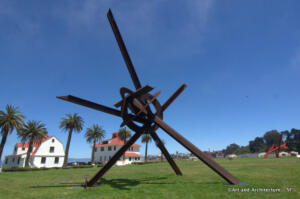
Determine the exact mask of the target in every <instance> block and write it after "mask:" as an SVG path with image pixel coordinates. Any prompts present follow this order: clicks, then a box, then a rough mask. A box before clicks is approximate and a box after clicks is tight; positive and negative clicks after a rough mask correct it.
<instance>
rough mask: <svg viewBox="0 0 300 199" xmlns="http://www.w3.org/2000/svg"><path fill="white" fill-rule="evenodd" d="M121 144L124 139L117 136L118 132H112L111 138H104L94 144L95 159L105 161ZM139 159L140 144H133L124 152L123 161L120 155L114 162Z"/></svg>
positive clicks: (123, 162) (125, 162)
mask: <svg viewBox="0 0 300 199" xmlns="http://www.w3.org/2000/svg"><path fill="white" fill-rule="evenodd" d="M123 145H124V141H122V140H121V139H120V138H119V136H118V132H114V133H113V134H112V138H111V139H108V140H104V141H102V142H100V143H98V144H96V145H95V161H96V162H103V163H106V162H107V161H108V160H110V159H111V158H112V156H113V155H114V154H115V153H116V152H117V151H118V150H119V149H120V148H121V147H122V146H123ZM140 160H141V157H140V145H138V144H133V145H131V147H129V149H128V150H127V151H126V152H125V161H123V157H121V158H120V159H119V160H118V161H117V163H116V164H117V165H125V164H131V163H132V162H138V161H140Z"/></svg>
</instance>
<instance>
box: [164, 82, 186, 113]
mask: <svg viewBox="0 0 300 199" xmlns="http://www.w3.org/2000/svg"><path fill="white" fill-rule="evenodd" d="M185 88H186V84H182V85H181V86H180V87H179V88H178V89H177V90H176V91H175V93H173V95H171V97H170V98H169V99H168V100H167V101H166V102H165V103H164V104H163V105H162V107H161V109H162V111H165V110H166V109H167V108H168V106H169V105H170V104H171V103H172V102H173V101H174V100H175V99H176V98H177V97H178V95H180V93H181V92H182V91H183V90H184V89H185Z"/></svg>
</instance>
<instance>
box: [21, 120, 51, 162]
mask: <svg viewBox="0 0 300 199" xmlns="http://www.w3.org/2000/svg"><path fill="white" fill-rule="evenodd" d="M18 136H19V138H21V140H22V142H23V143H24V142H29V144H28V150H27V155H26V159H25V167H28V166H29V160H30V153H31V152H32V148H33V142H35V143H37V144H40V143H41V141H42V139H43V138H45V137H46V136H47V130H46V128H45V124H43V123H41V122H39V121H28V122H27V123H26V124H24V126H23V127H21V129H20V130H19V131H18Z"/></svg>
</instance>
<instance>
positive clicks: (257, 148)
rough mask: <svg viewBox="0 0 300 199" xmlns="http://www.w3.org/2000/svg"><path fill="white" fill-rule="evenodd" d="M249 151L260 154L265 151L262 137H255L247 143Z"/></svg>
mask: <svg viewBox="0 0 300 199" xmlns="http://www.w3.org/2000/svg"><path fill="white" fill-rule="evenodd" d="M249 149H250V152H251V153H256V152H262V151H265V150H266V145H265V142H264V139H263V138H262V137H256V138H255V139H254V140H252V141H250V142H249Z"/></svg>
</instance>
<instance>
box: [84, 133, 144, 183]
mask: <svg viewBox="0 0 300 199" xmlns="http://www.w3.org/2000/svg"><path fill="white" fill-rule="evenodd" d="M141 134H142V133H141V132H136V133H135V134H134V135H133V136H132V137H131V138H130V139H129V140H128V141H127V142H126V144H124V145H123V146H122V147H121V148H120V149H119V150H118V151H117V152H116V153H115V154H114V155H113V157H112V158H111V159H110V160H109V161H108V162H107V163H106V164H105V165H104V166H103V167H102V168H101V169H100V170H99V171H98V172H97V173H96V174H95V175H94V176H93V177H92V178H91V179H90V180H89V181H88V182H87V186H88V187H92V186H94V185H95V184H96V183H97V182H98V180H99V179H100V178H101V177H102V176H103V175H104V174H105V173H106V172H107V171H108V170H109V169H110V168H111V167H112V166H113V165H114V164H115V163H116V162H117V161H118V160H119V158H120V157H121V156H122V155H123V154H124V153H125V152H126V151H127V149H128V148H129V147H130V146H131V145H132V144H133V143H134V142H135V141H136V140H137V139H138V138H139V137H140V136H141Z"/></svg>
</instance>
